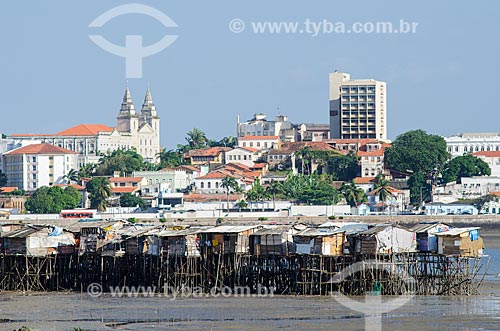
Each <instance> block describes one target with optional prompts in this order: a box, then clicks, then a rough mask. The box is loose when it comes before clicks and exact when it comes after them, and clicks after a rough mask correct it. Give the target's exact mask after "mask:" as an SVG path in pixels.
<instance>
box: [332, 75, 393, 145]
mask: <svg viewBox="0 0 500 331" xmlns="http://www.w3.org/2000/svg"><path fill="white" fill-rule="evenodd" d="M386 99H387V89H386V83H385V82H381V81H377V80H373V79H356V80H352V79H351V75H350V74H348V73H342V72H334V73H330V138H331V139H338V138H342V139H353V138H354V139H358V138H376V139H381V140H387V102H386Z"/></svg>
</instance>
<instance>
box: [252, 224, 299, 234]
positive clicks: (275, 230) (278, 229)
mask: <svg viewBox="0 0 500 331" xmlns="http://www.w3.org/2000/svg"><path fill="white" fill-rule="evenodd" d="M291 229H292V227H291V226H289V225H279V226H272V227H268V228H264V229H259V230H257V231H255V232H254V233H253V234H252V235H254V236H268V235H281V234H283V233H287V232H288V231H290V230H291Z"/></svg>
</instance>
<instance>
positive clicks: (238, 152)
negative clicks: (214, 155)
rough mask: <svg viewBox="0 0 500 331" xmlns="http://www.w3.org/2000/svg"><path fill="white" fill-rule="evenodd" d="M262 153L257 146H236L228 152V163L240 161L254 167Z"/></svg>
mask: <svg viewBox="0 0 500 331" xmlns="http://www.w3.org/2000/svg"><path fill="white" fill-rule="evenodd" d="M260 155H261V153H259V151H258V149H257V148H252V147H236V148H234V149H232V150H230V151H229V152H226V163H232V162H238V163H241V164H244V165H246V166H247V167H252V166H253V165H254V163H255V162H256V161H257V160H258V159H259V157H260Z"/></svg>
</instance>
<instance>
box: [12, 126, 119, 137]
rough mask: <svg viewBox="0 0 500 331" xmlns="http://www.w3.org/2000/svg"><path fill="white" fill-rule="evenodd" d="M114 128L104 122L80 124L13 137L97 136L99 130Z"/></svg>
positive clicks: (107, 130)
mask: <svg viewBox="0 0 500 331" xmlns="http://www.w3.org/2000/svg"><path fill="white" fill-rule="evenodd" d="M113 130H114V129H113V128H112V127H109V126H107V125H102V124H80V125H77V126H74V127H72V128H69V129H66V130H63V131H61V132H59V133H55V134H47V133H42V134H37V133H29V134H12V135H11V136H12V137H53V136H97V135H98V134H99V132H112V131H113Z"/></svg>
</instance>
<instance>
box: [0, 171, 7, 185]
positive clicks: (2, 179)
mask: <svg viewBox="0 0 500 331" xmlns="http://www.w3.org/2000/svg"><path fill="white" fill-rule="evenodd" d="M7 182H8V179H7V176H6V175H5V174H4V173H3V172H2V171H0V187H4V186H5V185H7Z"/></svg>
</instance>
